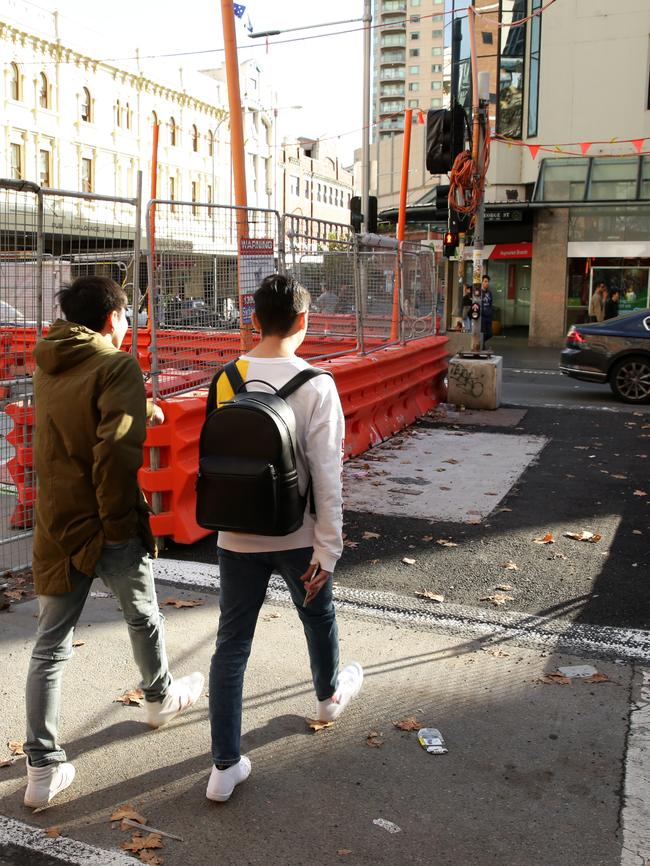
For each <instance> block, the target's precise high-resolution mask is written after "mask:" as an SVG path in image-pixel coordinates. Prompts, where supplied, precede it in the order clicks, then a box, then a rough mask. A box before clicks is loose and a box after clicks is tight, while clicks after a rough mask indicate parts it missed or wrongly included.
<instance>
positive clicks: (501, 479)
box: [343, 429, 547, 523]
mask: <svg viewBox="0 0 650 866" xmlns="http://www.w3.org/2000/svg"><path fill="white" fill-rule="evenodd" d="M546 442H547V440H546V439H545V438H544V437H542V436H519V435H518V436H512V435H508V434H505V433H467V432H462V431H455V430H421V429H420V430H418V429H415V430H412V431H410V432H409V433H408V434H404V435H399V436H396V437H394V438H393V439H390V440H389V441H388V442H384V443H383V444H382V445H378V446H377V447H375V448H373V449H371V450H370V451H368V452H367V453H366V454H364V455H363V456H361V457H359V458H357V459H355V460H351V461H350V462H349V463H347V464H346V466H345V468H344V470H343V485H344V502H345V507H346V508H347V509H350V510H352V511H372V512H374V513H376V514H387V515H396V516H400V517H418V518H422V519H425V520H444V521H449V522H454V523H474V522H477V521H479V520H481V519H482V518H483V517H486V516H487V515H488V514H490V512H491V511H493V510H494V508H495V507H496V506H497V505H498V504H499V503H500V502H501V500H502V499H503V498H504V497H505V496H506V495H507V493H508V492H509V490H510V489H511V487H512V486H513V484H514V483H515V482H516V481H517V479H518V478H519V476H520V475H521V474H522V472H523V471H524V470H525V469H526V468H527V467H528V466H529V465H530V464H531V463H532V462H533V461H534V460H535V459H536V457H537V456H538V455H539V453H540V452H541V451H542V449H543V448H544V446H545V445H546ZM477 458H478V464H479V468H478V469H477Z"/></svg>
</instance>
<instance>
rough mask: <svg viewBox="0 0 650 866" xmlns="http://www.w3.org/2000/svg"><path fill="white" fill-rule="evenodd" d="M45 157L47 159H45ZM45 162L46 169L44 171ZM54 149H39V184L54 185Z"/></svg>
mask: <svg viewBox="0 0 650 866" xmlns="http://www.w3.org/2000/svg"><path fill="white" fill-rule="evenodd" d="M43 157H45V159H43ZM43 163H45V171H43ZM51 181H52V151H51V150H46V149H45V148H40V149H39V151H38V183H39V186H44V187H46V188H47V187H50V186H52V183H51Z"/></svg>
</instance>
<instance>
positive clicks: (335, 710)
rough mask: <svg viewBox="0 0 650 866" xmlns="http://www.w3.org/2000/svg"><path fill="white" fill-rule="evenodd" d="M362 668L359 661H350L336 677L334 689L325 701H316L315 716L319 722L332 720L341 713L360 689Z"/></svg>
mask: <svg viewBox="0 0 650 866" xmlns="http://www.w3.org/2000/svg"><path fill="white" fill-rule="evenodd" d="M362 685H363V668H362V667H361V665H360V664H359V662H350V664H349V665H346V666H345V667H344V668H343V670H342V671H341V672H340V673H339V675H338V677H337V678H336V691H335V692H334V694H333V695H332V697H331V698H328V699H327V700H326V701H318V702H317V707H316V718H317V719H318V721H319V722H333V721H334V720H335V719H338V717H339V716H340V715H341V713H342V712H343V710H344V709H345V708H346V707H347V705H348V704H349V703H350V701H351V700H352V698H356V696H357V695H358V694H359V692H360V691H361V686H362Z"/></svg>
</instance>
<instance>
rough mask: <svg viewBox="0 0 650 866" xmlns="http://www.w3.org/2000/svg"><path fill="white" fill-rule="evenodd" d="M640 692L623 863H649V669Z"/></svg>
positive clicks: (631, 741) (633, 718)
mask: <svg viewBox="0 0 650 866" xmlns="http://www.w3.org/2000/svg"><path fill="white" fill-rule="evenodd" d="M641 677H642V681H641V687H640V689H639V693H638V694H636V695H633V696H632V710H631V713H630V728H629V732H628V737H627V755H626V759H625V788H624V795H623V808H622V810H621V827H622V830H623V853H622V855H621V866H645V864H646V863H648V862H650V797H649V796H648V792H650V671H648V670H644V671H641Z"/></svg>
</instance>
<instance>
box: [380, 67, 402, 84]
mask: <svg viewBox="0 0 650 866" xmlns="http://www.w3.org/2000/svg"><path fill="white" fill-rule="evenodd" d="M379 80H380V81H406V66H392V67H388V68H387V69H381V70H380V71H379Z"/></svg>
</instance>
